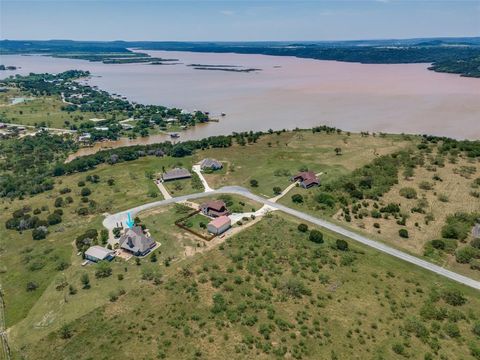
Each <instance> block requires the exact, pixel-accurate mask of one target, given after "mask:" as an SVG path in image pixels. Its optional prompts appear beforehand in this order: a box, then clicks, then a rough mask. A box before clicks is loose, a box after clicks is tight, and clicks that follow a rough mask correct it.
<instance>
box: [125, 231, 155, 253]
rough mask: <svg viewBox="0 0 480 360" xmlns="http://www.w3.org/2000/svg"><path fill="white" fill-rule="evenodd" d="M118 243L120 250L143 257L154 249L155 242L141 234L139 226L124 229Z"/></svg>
mask: <svg viewBox="0 0 480 360" xmlns="http://www.w3.org/2000/svg"><path fill="white" fill-rule="evenodd" d="M118 243H119V245H120V248H121V249H124V250H126V251H128V252H130V253H132V254H133V255H135V256H144V255H146V254H148V253H149V252H150V251H151V250H152V249H153V248H154V247H155V241H153V239H152V238H150V237H147V236H146V235H145V234H144V233H143V230H142V227H141V226H134V227H132V228H128V229H126V230H125V232H124V233H123V235H122V236H120V240H119V242H118Z"/></svg>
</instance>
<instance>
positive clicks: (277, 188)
mask: <svg viewBox="0 0 480 360" xmlns="http://www.w3.org/2000/svg"><path fill="white" fill-rule="evenodd" d="M273 193H274V194H275V195H280V194H281V193H282V189H281V188H280V187H279V186H274V187H273Z"/></svg>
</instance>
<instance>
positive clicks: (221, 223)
mask: <svg viewBox="0 0 480 360" xmlns="http://www.w3.org/2000/svg"><path fill="white" fill-rule="evenodd" d="M231 226H232V221H231V220H230V218H229V217H228V216H226V215H223V216H220V217H217V218H215V219H213V220H212V221H210V222H209V223H208V225H207V230H208V232H210V233H212V234H215V235H220V234H222V233H224V232H225V231H227V230H228V229H230V227H231Z"/></svg>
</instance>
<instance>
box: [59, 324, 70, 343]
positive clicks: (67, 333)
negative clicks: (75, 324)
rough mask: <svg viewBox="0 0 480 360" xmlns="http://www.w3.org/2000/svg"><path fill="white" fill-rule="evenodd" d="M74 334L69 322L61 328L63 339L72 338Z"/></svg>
mask: <svg viewBox="0 0 480 360" xmlns="http://www.w3.org/2000/svg"><path fill="white" fill-rule="evenodd" d="M72 335H73V331H72V329H71V328H70V326H68V325H67V324H64V325H62V327H61V328H60V337H61V338H62V339H70V338H71V337H72Z"/></svg>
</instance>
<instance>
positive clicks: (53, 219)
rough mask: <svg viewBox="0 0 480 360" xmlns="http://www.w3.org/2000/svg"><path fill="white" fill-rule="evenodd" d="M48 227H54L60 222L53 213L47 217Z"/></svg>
mask: <svg viewBox="0 0 480 360" xmlns="http://www.w3.org/2000/svg"><path fill="white" fill-rule="evenodd" d="M47 221H48V225H56V224H60V223H61V222H62V217H61V216H60V215H59V214H58V213H53V214H50V215H48V217H47Z"/></svg>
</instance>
